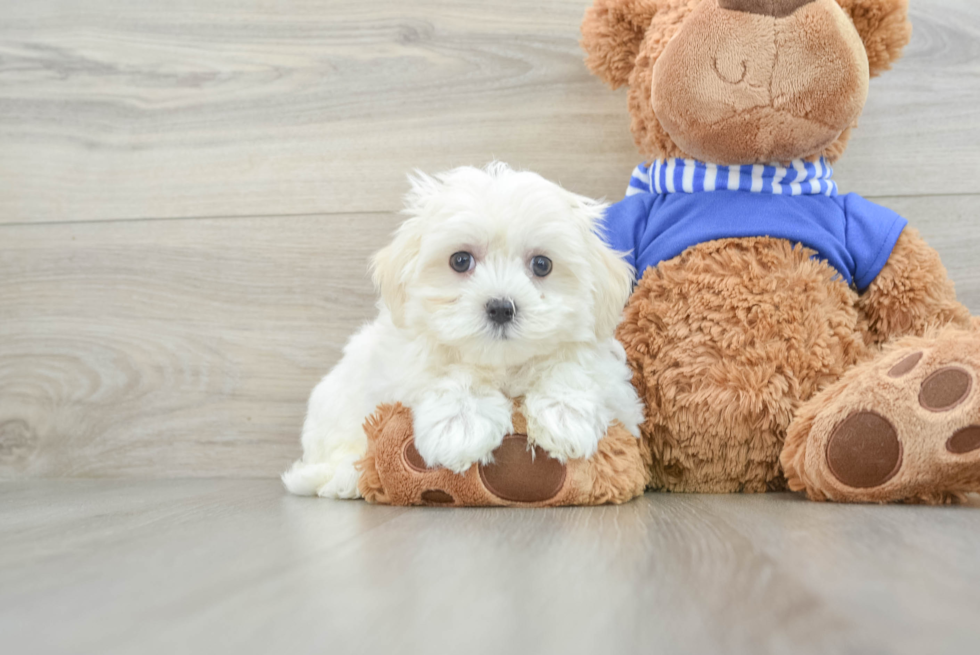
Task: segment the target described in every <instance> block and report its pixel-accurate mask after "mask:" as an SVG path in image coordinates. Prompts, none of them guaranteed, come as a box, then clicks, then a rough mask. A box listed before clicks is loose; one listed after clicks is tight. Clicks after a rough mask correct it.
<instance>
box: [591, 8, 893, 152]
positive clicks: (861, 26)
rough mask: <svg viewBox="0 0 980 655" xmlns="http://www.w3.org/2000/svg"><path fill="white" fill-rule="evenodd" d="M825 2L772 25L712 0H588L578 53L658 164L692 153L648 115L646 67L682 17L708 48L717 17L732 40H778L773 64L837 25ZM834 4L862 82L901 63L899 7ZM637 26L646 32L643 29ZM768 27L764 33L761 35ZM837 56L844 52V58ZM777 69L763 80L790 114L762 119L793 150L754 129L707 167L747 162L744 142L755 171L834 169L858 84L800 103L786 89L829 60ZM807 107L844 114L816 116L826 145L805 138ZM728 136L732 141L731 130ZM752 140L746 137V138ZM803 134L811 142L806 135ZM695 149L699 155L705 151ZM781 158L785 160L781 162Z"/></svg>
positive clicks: (719, 38) (650, 97) (649, 71)
mask: <svg viewBox="0 0 980 655" xmlns="http://www.w3.org/2000/svg"><path fill="white" fill-rule="evenodd" d="M829 3H830V0H819V1H818V2H814V3H811V4H810V5H807V6H805V7H803V8H802V9H800V10H798V11H797V12H796V14H794V15H792V16H790V17H788V18H784V19H779V20H778V21H777V20H776V19H773V18H768V17H762V16H757V15H752V14H747V13H742V14H738V13H734V14H733V13H732V12H727V11H726V12H723V11H721V10H718V8H717V3H716V0H596V2H595V4H594V5H593V6H592V7H591V8H590V9H589V10H587V12H586V14H585V18H584V20H583V22H582V46H583V47H584V49H585V51H586V53H587V57H586V65H587V66H588V67H589V69H590V70H592V72H594V73H595V74H596V75H598V76H599V77H600V78H602V79H603V80H605V81H606V82H607V83H608V84H609V85H610V86H612V87H613V88H616V87H619V86H622V85H623V84H627V83H628V84H629V97H628V106H629V112H630V116H631V118H632V122H631V130H632V132H633V138H634V139H635V140H636V145H637V147H638V148H639V150H640V153H641V154H642V155H643V156H644V157H646V158H648V159H664V158H670V157H692V156H696V154H697V153H694V152H690V151H687V150H685V149H684V148H683V147H682V146H680V145H678V144H677V143H676V142H675V140H674V139H673V138H672V137H671V136H670V135H669V133H668V130H667V129H665V127H664V125H663V124H662V123H661V120H660V118H659V117H658V115H657V112H656V111H655V108H654V107H655V101H654V96H655V93H654V92H655V89H654V69H655V67H656V64H657V62H658V61H659V59H660V58H661V56H662V55H664V53H665V51H666V49H667V47H668V43H670V42H671V40H672V39H673V37H674V36H675V35H676V34H677V33H678V32H679V31H680V30H681V27H682V26H683V27H684V28H685V29H687V27H688V26H687V20H688V19H689V18H690V17H691V15H692V14H695V13H700V14H701V15H702V16H703V17H704V20H705V21H710V24H708V25H706V26H705V27H704V30H705V33H706V34H707V35H709V36H711V39H710V40H711V42H714V43H719V45H724V41H723V39H724V37H725V34H724V33H717V34H716V33H714V32H715V31H718V32H723V30H722V23H720V22H719V21H718V17H719V16H722V15H723V14H729V22H732V24H731V25H729V26H728V27H726V28H725V29H728V30H734V32H733V33H731V34H732V35H733V36H734V35H736V34H737V35H738V36H741V35H742V34H744V33H745V30H758V31H760V44H761V43H762V42H763V41H764V39H762V38H761V37H762V33H761V32H762V31H765V30H766V29H770V30H771V34H772V35H773V37H774V38H777V36H778V35H781V38H779V39H778V40H779V42H780V44H781V45H782V48H781V51H780V56H783V53H784V52H785V53H787V54H789V53H791V52H794V48H793V46H794V45H801V44H804V45H805V44H806V41H807V39H816V40H817V41H820V40H821V39H823V40H826V39H827V35H828V31H827V29H826V26H827V25H828V23H827V21H832V20H833V21H836V19H834V15H835V14H834V12H832V11H831V10H830V7H828V6H827V5H828V4H829ZM838 4H839V5H840V8H841V9H843V10H844V13H845V14H846V15H847V16H848V17H849V18H850V19H851V20H852V21H853V22H852V25H853V27H850V26H848V27H849V29H850V30H851V33H854V31H856V33H857V35H858V36H859V37H860V39H861V41H862V43H863V44H864V46H865V50H866V51H867V58H866V62H865V63H866V65H867V66H868V67H869V71H870V75H871V76H874V75H877V74H880V73H881V72H882V71H884V70H887V69H888V68H889V67H890V65H891V63H892V62H893V61H894V60H895V59H897V58H898V57H899V56H900V54H901V51H902V48H903V47H904V46H905V45H906V44H907V43H908V41H909V38H910V36H911V24H910V23H909V22H908V19H907V12H908V0H838ZM838 13H839V12H838ZM776 23H778V24H779V27H778V28H777V27H774V26H773V25H774V24H776ZM835 24H836V22H835ZM643 26H646V27H645V29H643ZM767 26H769V27H768V28H767ZM821 26H823V27H821ZM846 34H847V33H846V30H841V33H840V34H839V36H841V38H842V39H845V41H846V40H847V39H848V38H849V37H847V35H846ZM731 41H732V42H739V43H740V42H741V41H740V39H739V40H736V39H731ZM847 43H848V48H851V47H853V44H851V43H850V42H849V41H848V42H847ZM705 46H707V44H705ZM816 47H819V48H822V49H823V50H824V51H825V52H829V51H832V50H833V48H834V47H836V46H833V44H832V43H827V44H824V45H822V46H821V45H819V44H818V45H817V46H816ZM828 48H830V50H828ZM719 52H723V53H724V54H725V55H726V56H729V57H731V58H730V59H729V61H728V63H727V67H728V68H730V69H733V70H735V69H736V68H737V70H739V71H741V67H740V66H736V64H739V62H737V61H736V60H735V58H734V57H735V55H734V54H732V53H731V52H729V51H725V50H724V49H719ZM840 52H841V53H843V52H844V51H840ZM746 54H747V55H748V56H747V57H746V59H745V61H746V63H747V64H752V66H756V65H757V64H758V63H760V62H757V61H755V59H753V57H755V56H756V54H755V53H746ZM722 59H725V57H722ZM845 59H847V58H845ZM680 61H681V60H680V59H678V60H675V62H672V63H675V64H676V63H678V62H680ZM783 61H785V62H787V63H789V66H788V67H787V68H784V69H781V68H779V67H778V66H777V65H776V62H775V61H773V62H770V64H769V71H770V74H771V79H772V80H774V81H776V82H777V84H776V86H773V87H772V89H771V91H776V93H775V95H774V96H773V97H774V98H775V100H776V102H777V104H778V103H780V102H789V105H787V106H788V107H790V108H792V107H793V105H794V104H796V108H795V109H792V111H791V112H789V113H786V112H782V113H779V114H776V115H775V116H769V117H768V119H769V121H774V122H772V124H771V128H770V131H774V132H778V133H780V134H783V133H786V132H787V131H788V132H791V133H793V134H794V135H797V136H798V138H800V141H799V142H798V143H797V145H798V146H799V151H798V152H794V153H787V147H788V144H789V143H790V141H789V140H788V139H786V140H783V141H782V142H780V143H768V142H767V141H766V140H765V136H766V135H765V133H764V132H763V131H762V130H756V129H749V131H748V132H747V133H746V134H744V135H739V138H744V139H747V140H748V141H747V142H746V143H740V144H735V145H734V146H733V145H732V144H728V146H727V149H728V150H732V151H733V154H734V155H737V156H734V157H730V158H728V159H730V161H724V160H723V159H726V158H725V157H722V158H715V159H712V161H714V162H715V163H719V164H725V163H751V162H750V159H751V158H750V157H749V156H748V152H749V151H750V150H751V149H752V148H753V144H754V147H755V149H756V154H757V159H755V160H754V161H759V162H763V163H768V162H770V161H773V160H781V159H792V158H795V157H804V156H805V157H811V158H816V157H817V156H821V155H822V156H824V157H826V158H827V159H828V160H829V161H831V162H833V161H836V160H837V159H838V158H839V157H840V156H841V154H842V153H843V152H844V149H845V147H846V145H847V141H848V139H849V138H850V132H851V128H852V126H853V123H854V118H856V115H855V116H853V117H851V118H850V119H849V120H845V118H847V117H848V116H849V115H850V114H851V113H852V111H853V109H854V107H853V105H852V104H851V100H852V97H851V96H849V95H848V89H850V90H851V92H854V91H860V90H861V88H860V84H859V85H858V87H855V88H851V86H852V85H851V84H850V83H847V79H852V78H849V77H848V78H846V79H841V82H840V84H842V85H843V86H840V85H839V86H837V87H834V86H833V85H832V84H828V86H826V87H824V89H823V90H824V91H825V92H827V96H826V97H820V96H817V97H815V98H808V97H807V96H806V94H803V95H800V94H799V93H796V94H794V93H792V91H793V89H794V88H795V87H796V85H797V84H798V83H799V81H800V80H801V79H803V80H806V78H801V77H800V76H801V75H803V74H804V71H805V70H807V67H808V66H809V67H814V66H816V67H817V68H816V69H812V70H815V71H820V72H826V71H827V68H826V66H824V64H828V63H830V62H828V61H826V60H823V61H814V60H810V61H807V58H806V57H805V52H804V53H803V54H802V55H801V54H799V53H798V54H797V55H796V56H794V57H793V59H792V60H788V59H784V60H783ZM711 63H712V62H711V61H705V58H704V57H702V58H701V59H699V60H697V61H696V62H691V65H697V66H703V65H708V64H711ZM834 64H835V65H841V62H834ZM800 66H803V69H802V70H801V69H800V68H799V67H800ZM686 69H687V66H681V67H680V68H676V71H677V73H678V74H679V79H678V81H677V82H676V83H672V84H670V86H669V88H668V89H665V90H663V91H660V92H658V95H660V96H662V97H669V95H668V94H669V93H670V92H672V91H675V90H677V89H679V88H682V87H683V85H684V84H685V83H689V82H690V81H691V80H692V79H697V78H694V77H692V76H691V74H690V73H685V72H684V71H685V70H686ZM674 70H675V67H674V66H670V67H666V66H665V67H664V68H663V73H662V74H663V75H667V76H668V77H670V76H671V75H670V74H669V73H670V72H672V71H674ZM753 70H755V69H754V68H753V67H748V68H747V69H746V72H747V73H748V72H749V71H753ZM763 70H764V68H763ZM779 80H783V82H779ZM806 81H809V80H806ZM865 83H866V80H865ZM779 84H785V85H787V86H786V89H780V88H779ZM746 86H747V85H746ZM767 86H768V84H767ZM865 88H866V87H865ZM835 89H836V90H835ZM787 91H789V93H787ZM742 96H743V97H746V96H748V97H751V94H749V93H743V94H742ZM757 100H758V99H757ZM814 100H817V101H818V104H819V105H820V106H822V107H824V109H823V110H822V111H823V112H826V113H827V114H828V115H831V116H833V114H834V113H835V110H837V111H841V112H842V114H843V115H842V116H836V117H834V118H835V119H834V120H830V121H828V120H827V119H826V118H825V117H822V118H820V119H819V121H820V122H824V123H828V122H829V123H832V125H830V126H829V128H833V130H831V131H835V132H836V138H832V139H830V141H829V143H819V141H820V139H819V138H816V135H814V134H811V132H813V131H814V128H813V126H812V125H809V126H808V121H810V120H811V119H814V118H815V117H814V116H813V115H812V111H811V109H810V103H811V102H812V101H814ZM742 102H743V103H744V102H745V101H744V100H743V101H742ZM760 102H761V101H760ZM862 102H863V101H862ZM702 104H703V103H702ZM709 104H713V105H716V106H718V107H724V106H725V100H724V98H720V97H715V98H713V99H711V102H710V103H709ZM789 115H795V116H796V118H795V119H787V118H786V116H789ZM801 119H807V120H801ZM787 121H789V122H787ZM763 122H765V121H763ZM747 125H750V123H745V124H743V125H742V126H741V127H742V129H743V130H744V129H745V128H746V126H747ZM829 128H828V129H829ZM729 131H730V132H731V133H735V132H737V131H738V130H735V129H732V130H729ZM819 133H820V134H821V135H825V134H827V133H828V132H825V131H822V130H820V131H819ZM752 134H755V136H754V137H752V136H751V135H752ZM808 134H810V136H809V137H808V136H807V135H808ZM686 142H687V143H688V145H690V144H691V143H697V141H696V139H695V138H694V137H688V138H687V140H686ZM722 145H724V144H722ZM701 146H702V147H704V144H701ZM787 154H792V155H793V156H792V157H787V156H786V155H787Z"/></svg>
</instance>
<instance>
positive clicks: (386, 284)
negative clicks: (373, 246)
mask: <svg viewBox="0 0 980 655" xmlns="http://www.w3.org/2000/svg"><path fill="white" fill-rule="evenodd" d="M408 179H409V182H410V183H411V185H412V190H411V191H409V192H408V195H406V196H405V210H404V211H403V213H404V214H405V215H407V216H408V219H407V220H406V221H405V222H404V223H402V224H401V225H400V226H399V227H398V230H397V231H396V232H395V237H394V239H392V241H391V243H390V244H389V245H387V246H385V247H384V248H382V249H381V250H380V251H378V253H377V254H375V256H374V259H373V261H372V262H371V277H372V278H373V280H374V286H375V288H376V289H377V290H378V293H380V294H381V300H382V301H383V302H384V304H385V306H386V307H387V308H388V311H389V312H390V313H391V320H392V322H393V323H394V324H395V325H396V326H397V327H405V304H406V302H407V300H408V285H409V283H410V282H411V279H412V272H413V269H414V268H415V266H416V265H417V264H418V258H419V251H420V249H421V245H422V230H423V229H424V227H423V225H422V218H421V217H422V215H423V214H424V212H425V210H426V206H427V205H428V201H429V198H431V197H432V194H433V193H434V192H435V191H436V190H437V189H438V188H439V186H440V183H439V181H438V180H436V179H434V178H432V177H429V176H428V175H425V174H424V173H421V172H418V171H416V173H415V174H414V175H411V176H409V178H408Z"/></svg>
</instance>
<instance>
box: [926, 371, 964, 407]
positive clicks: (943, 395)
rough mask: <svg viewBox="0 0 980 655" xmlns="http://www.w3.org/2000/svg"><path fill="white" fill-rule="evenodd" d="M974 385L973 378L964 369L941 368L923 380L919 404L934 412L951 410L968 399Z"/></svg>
mask: <svg viewBox="0 0 980 655" xmlns="http://www.w3.org/2000/svg"><path fill="white" fill-rule="evenodd" d="M972 386H973V378H972V377H970V374H969V373H967V372H966V371H964V370H963V369H961V368H958V367H955V366H947V367H945V368H941V369H939V370H938V371H936V372H935V373H933V374H932V375H930V376H929V377H927V378H926V379H925V381H923V383H922V389H921V390H920V391H919V404H920V405H922V406H923V407H925V408H926V409H928V410H930V411H932V412H945V411H948V410H951V409H953V408H954V407H956V406H957V405H959V404H960V403H962V402H963V401H964V400H966V397H967V396H969V395H970V387H972Z"/></svg>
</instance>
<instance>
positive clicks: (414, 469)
mask: <svg viewBox="0 0 980 655" xmlns="http://www.w3.org/2000/svg"><path fill="white" fill-rule="evenodd" d="M364 429H365V434H366V435H367V438H368V449H367V453H366V454H365V456H364V457H363V458H362V459H361V460H360V462H358V465H357V468H358V470H359V471H360V479H359V481H358V489H359V490H360V492H361V495H362V496H363V497H364V498H365V499H366V500H367V501H368V502H375V503H383V504H389V505H427V506H442V507H465V506H502V505H503V506H518V507H542V506H558V505H601V504H604V503H622V502H626V501H628V500H630V499H632V498H635V497H636V496H638V495H640V494H641V493H643V489H644V487H645V486H646V483H647V481H648V479H649V478H648V471H649V461H648V459H647V457H648V453H649V451H646V450H644V449H643V447H642V444H641V442H640V441H639V440H638V439H636V438H635V437H634V436H632V435H631V434H629V433H628V432H627V431H626V429H625V428H623V426H622V425H619V424H618V423H616V424H613V425H612V426H610V427H609V431H608V432H607V433H606V436H605V437H603V438H602V439H601V440H600V442H599V451H598V452H597V453H596V454H595V455H594V456H593V457H591V458H589V459H588V460H570V461H568V462H560V461H558V460H557V459H555V458H553V457H551V456H550V455H549V454H548V453H547V452H546V451H545V450H543V449H542V448H539V447H538V446H533V445H529V442H528V437H527V435H526V431H527V422H526V421H525V420H524V417H523V416H522V415H521V414H520V413H519V412H515V414H514V430H515V432H516V434H511V435H507V436H506V437H504V439H503V442H502V443H501V445H500V446H498V447H497V448H496V449H495V450H494V451H493V461H492V462H490V463H487V464H476V465H474V466H471V467H470V468H469V469H468V470H467V471H465V472H464V473H461V474H458V473H453V472H452V471H450V470H448V469H444V468H428V467H427V466H426V464H425V461H424V460H423V459H422V456H421V455H420V454H419V452H418V450H417V449H416V448H415V440H414V438H413V434H412V414H411V411H410V410H409V409H408V408H406V407H404V406H402V405H400V404H395V405H383V406H381V407H379V408H378V411H377V412H376V413H375V414H374V415H373V416H372V417H371V418H370V419H369V420H368V421H367V422H366V423H365V425H364Z"/></svg>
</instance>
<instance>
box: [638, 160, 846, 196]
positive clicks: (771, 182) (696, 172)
mask: <svg viewBox="0 0 980 655" xmlns="http://www.w3.org/2000/svg"><path fill="white" fill-rule="evenodd" d="M831 175H833V170H832V169H831V168H830V164H828V163H827V162H826V160H824V159H823V158H822V157H821V158H820V160H819V161H816V162H808V161H803V160H802V159H797V160H795V161H793V162H791V163H790V164H789V166H781V165H778V164H773V165H768V166H764V165H762V164H755V165H751V164H749V165H745V166H719V165H718V164H705V163H703V162H699V161H695V160H693V159H668V160H667V161H655V162H653V163H652V164H650V165H649V166H647V165H644V164H640V165H639V166H637V167H636V170H634V171H633V177H632V178H630V184H629V187H628V188H627V189H626V195H627V196H632V195H636V194H637V193H657V194H660V193H699V192H702V191H748V192H750V193H772V194H775V195H787V196H801V195H803V196H807V195H825V196H831V197H833V196H836V195H837V183H836V182H834V181H833V180H831V179H830V177H831Z"/></svg>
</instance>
